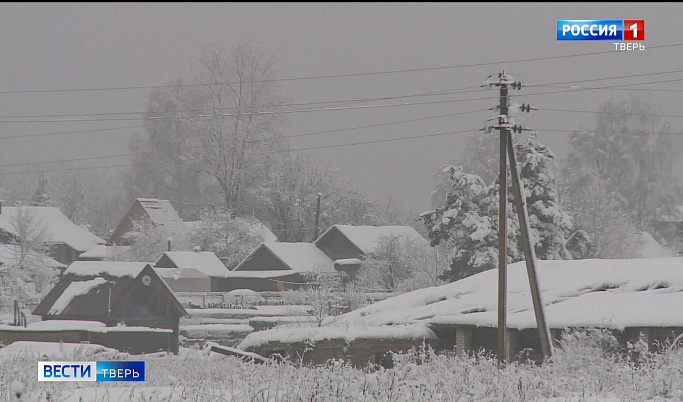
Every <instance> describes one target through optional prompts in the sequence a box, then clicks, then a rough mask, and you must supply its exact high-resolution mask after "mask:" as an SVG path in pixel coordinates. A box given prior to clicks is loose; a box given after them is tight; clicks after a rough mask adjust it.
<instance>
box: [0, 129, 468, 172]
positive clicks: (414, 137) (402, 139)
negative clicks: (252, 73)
mask: <svg viewBox="0 0 683 402" xmlns="http://www.w3.org/2000/svg"><path fill="white" fill-rule="evenodd" d="M473 131H476V129H474V130H461V131H451V132H444V133H434V134H427V135H414V136H409V137H401V138H387V139H382V140H371V141H360V142H352V143H347V144H334V145H323V146H317V147H309V148H295V149H285V150H277V151H269V152H263V153H254V154H252V155H253V156H257V155H264V154H274V153H288V152H298V151H308V150H315V149H328V148H339V147H347V146H358V145H366V144H378V143H384V142H394V141H405V140H411V139H420V138H432V137H440V136H445V135H453V134H463V133H468V132H473ZM211 159H216V158H204V159H202V160H211ZM67 161H68V160H64V161H61V162H67ZM154 163H156V162H147V163H144V162H143V164H154ZM134 165H135V164H133V163H125V164H118V165H106V166H85V167H72V168H62V169H42V170H33V171H23V172H7V173H0V176H7V175H16V174H30V173H48V172H62V171H71V170H88V169H107V168H118V167H127V166H134ZM185 167H186V168H192V167H191V166H185Z"/></svg>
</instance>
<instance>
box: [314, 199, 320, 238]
mask: <svg viewBox="0 0 683 402" xmlns="http://www.w3.org/2000/svg"><path fill="white" fill-rule="evenodd" d="M320 197H322V194H320V193H318V201H317V202H316V205H315V228H314V232H313V241H316V240H318V234H319V232H320Z"/></svg>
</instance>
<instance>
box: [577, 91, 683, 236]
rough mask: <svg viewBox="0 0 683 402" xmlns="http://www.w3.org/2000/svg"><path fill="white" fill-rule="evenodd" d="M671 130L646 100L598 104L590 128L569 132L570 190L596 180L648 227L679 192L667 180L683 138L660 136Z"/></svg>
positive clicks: (635, 222) (637, 221)
mask: <svg viewBox="0 0 683 402" xmlns="http://www.w3.org/2000/svg"><path fill="white" fill-rule="evenodd" d="M672 131H673V129H672V127H671V125H670V124H668V123H666V122H662V121H661V119H660V117H659V116H658V112H657V110H656V108H655V107H654V106H653V105H652V103H651V102H649V101H648V100H647V99H645V98H642V97H630V98H628V99H625V100H622V101H615V100H610V101H609V102H607V103H605V104H603V105H602V106H601V107H600V109H599V114H598V117H597V121H596V123H595V128H594V129H593V130H590V131H588V132H574V133H571V134H570V144H571V146H572V151H571V152H570V154H569V155H568V157H567V159H566V162H565V169H564V171H565V176H566V177H565V179H564V181H565V183H566V186H567V188H568V190H569V192H570V194H579V193H581V190H582V188H583V189H585V186H592V185H594V184H595V183H599V185H600V186H601V187H602V188H605V186H608V188H605V189H606V191H614V192H617V193H618V194H619V195H620V200H621V201H622V202H623V203H624V205H623V207H624V208H625V209H626V210H627V211H628V212H629V214H630V216H631V221H632V223H633V225H634V226H636V227H637V228H638V229H639V230H643V229H649V228H650V227H651V226H652V223H653V221H654V220H656V219H657V218H659V217H660V215H661V214H662V213H664V212H665V210H666V208H665V207H670V206H672V203H675V202H676V201H677V200H678V199H679V198H680V195H681V187H680V186H679V185H678V184H677V183H675V182H674V181H673V180H672V179H671V178H672V173H673V167H674V164H675V163H676V161H677V158H678V155H679V154H680V151H681V150H683V138H681V136H680V135H666V134H662V133H672ZM586 178H588V180H587V179H586ZM574 204H576V203H574ZM576 212H580V211H578V210H577V211H576Z"/></svg>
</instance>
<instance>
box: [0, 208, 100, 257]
mask: <svg viewBox="0 0 683 402" xmlns="http://www.w3.org/2000/svg"><path fill="white" fill-rule="evenodd" d="M20 208H21V209H22V210H23V211H26V212H25V213H26V215H24V216H29V217H35V219H36V220H38V221H40V222H42V224H43V225H44V227H45V241H46V242H47V243H64V244H66V245H68V246H69V247H71V248H73V249H74V250H78V251H86V250H90V249H92V248H93V247H95V246H97V245H98V244H104V243H105V241H104V240H103V239H101V238H99V237H97V236H95V235H94V234H92V233H90V232H88V231H87V230H86V229H84V228H82V227H80V226H78V225H76V224H75V223H73V222H71V221H70V220H69V218H67V217H66V216H65V215H64V214H63V213H62V212H61V211H60V210H59V209H57V208H55V207H34V206H21V207H5V206H3V207H2V210H1V211H0V230H3V231H5V232H7V233H10V234H12V235H14V236H18V235H19V233H17V231H16V229H15V224H14V222H15V221H16V220H17V219H19V218H18V216H19V217H20V216H22V215H21V214H20V212H19V211H20ZM22 213H23V212H22Z"/></svg>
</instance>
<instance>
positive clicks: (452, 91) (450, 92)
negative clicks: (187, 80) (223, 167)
mask: <svg viewBox="0 0 683 402" xmlns="http://www.w3.org/2000/svg"><path fill="white" fill-rule="evenodd" d="M484 91H485V90H484V89H482V88H480V87H465V88H456V89H450V90H444V91H431V92H421V93H416V94H410V95H396V96H385V97H377V98H360V99H345V100H333V101H318V102H304V103H284V104H273V105H260V106H258V107H259V108H284V107H292V106H312V105H327V104H336V106H343V105H344V104H354V103H363V102H372V101H382V100H393V99H403V98H413V97H422V96H444V95H456V94H461V93H472V92H484ZM238 109H239V108H237V107H222V108H215V109H213V108H202V109H185V110H168V111H166V110H160V111H152V112H150V111H135V112H103V113H62V114H38V115H35V114H34V115H7V116H0V119H23V118H51V117H82V116H125V115H131V114H132V115H136V114H143V115H144V114H150V113H151V114H154V113H160V114H172V113H188V112H195V113H196V112H209V113H211V112H213V111H216V110H219V111H228V110H238ZM244 109H247V108H246V107H245V108H244ZM160 117H165V116H148V117H147V118H150V119H154V118H160ZM172 117H175V116H172Z"/></svg>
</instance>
